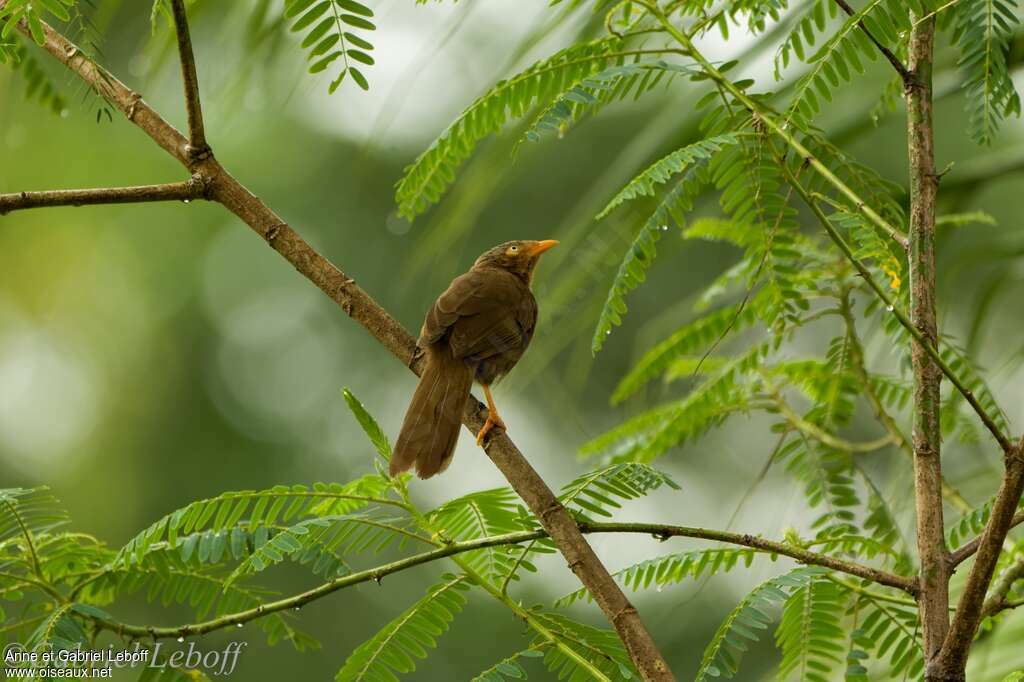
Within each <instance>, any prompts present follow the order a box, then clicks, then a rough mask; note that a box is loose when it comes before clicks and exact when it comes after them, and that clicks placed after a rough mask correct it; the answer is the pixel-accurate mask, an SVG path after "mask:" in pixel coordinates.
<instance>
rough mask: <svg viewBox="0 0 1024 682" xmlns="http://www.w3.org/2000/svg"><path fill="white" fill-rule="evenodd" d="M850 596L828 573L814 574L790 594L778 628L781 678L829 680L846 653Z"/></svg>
mask: <svg viewBox="0 0 1024 682" xmlns="http://www.w3.org/2000/svg"><path fill="white" fill-rule="evenodd" d="M848 596H849V595H848V592H847V591H846V590H844V589H842V588H841V587H840V586H839V585H837V584H836V583H834V582H832V581H831V580H829V579H828V578H827V577H825V576H814V577H812V578H811V579H810V580H808V581H807V583H806V584H805V585H803V586H802V587H799V588H797V589H796V590H794V591H793V592H791V593H790V595H789V598H788V599H786V604H785V606H784V607H783V609H782V619H781V620H780V621H779V626H778V628H777V629H776V631H775V643H776V645H777V646H778V647H779V649H780V650H781V651H782V662H781V663H780V664H779V678H780V679H787V678H789V677H791V676H793V675H795V676H796V678H797V679H799V680H807V681H808V682H829V680H830V677H829V673H831V671H832V670H833V669H834V668H835V667H836V665H837V664H840V663H842V662H843V659H844V654H845V653H846V647H845V642H844V640H845V639H846V633H845V631H844V630H843V627H842V622H841V620H842V616H843V612H844V611H845V607H846V601H847V598H848Z"/></svg>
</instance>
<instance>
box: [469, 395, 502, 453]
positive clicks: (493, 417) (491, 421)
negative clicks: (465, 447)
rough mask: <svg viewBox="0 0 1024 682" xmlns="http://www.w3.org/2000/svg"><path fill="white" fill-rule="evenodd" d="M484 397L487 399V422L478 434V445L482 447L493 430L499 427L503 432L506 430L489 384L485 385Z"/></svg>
mask: <svg viewBox="0 0 1024 682" xmlns="http://www.w3.org/2000/svg"><path fill="white" fill-rule="evenodd" d="M483 387H484V397H485V398H487V421H485V422H484V425H483V428H481V429H480V433H478V434H476V444H477V445H480V444H481V443H483V442H484V438H486V437H487V434H488V433H490V431H491V429H493V428H494V427H495V426H497V427H498V428H499V429H501V430H502V431H505V430H506V427H505V422H503V421H501V417H499V416H498V408H497V407H495V405H494V396H492V395H491V387H490V386H488V385H487V384H483Z"/></svg>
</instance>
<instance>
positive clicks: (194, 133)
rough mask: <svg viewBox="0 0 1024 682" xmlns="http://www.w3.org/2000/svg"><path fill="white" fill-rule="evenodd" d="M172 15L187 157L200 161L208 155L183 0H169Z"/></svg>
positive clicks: (197, 82) (193, 56)
mask: <svg viewBox="0 0 1024 682" xmlns="http://www.w3.org/2000/svg"><path fill="white" fill-rule="evenodd" d="M171 9H172V10H173V14H174V32H175V34H176V35H177V37H178V56H179V58H180V60H181V80H182V83H183V85H184V87H185V110H186V111H187V112H188V138H189V140H188V144H189V149H188V152H189V155H190V156H191V157H192V158H193V159H194V160H200V159H202V158H203V156H204V155H208V154H209V153H210V147H209V145H207V143H206V130H205V127H204V125H203V106H202V103H201V101H200V99H199V76H198V75H197V73H196V57H195V54H194V53H193V52H192V37H191V35H189V30H188V14H187V13H186V12H185V2H184V0H171Z"/></svg>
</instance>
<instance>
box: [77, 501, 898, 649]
mask: <svg viewBox="0 0 1024 682" xmlns="http://www.w3.org/2000/svg"><path fill="white" fill-rule="evenodd" d="M579 527H580V530H581V531H582V532H584V533H639V534H643V535H653V536H654V537H656V538H658V539H660V540H666V539H668V538H670V537H688V538H696V539H701V540H712V541H715V542H726V543H729V544H733V545H739V546H742V547H750V548H752V549H755V550H758V551H760V552H765V553H769V554H778V555H780V556H787V557H790V558H791V559H795V560H796V561H798V562H800V563H802V564H806V565H808V566H822V567H824V568H829V569H832V570H833V571H836V572H839V573H845V574H847V575H851V576H854V577H856V578H862V579H864V580H869V581H871V582H874V583H877V584H879V585H884V586H886V587H892V588H895V589H898V590H903V591H904V592H907V593H908V594H910V595H915V594H916V593H917V581H916V580H915V579H914V578H907V577H904V576H899V575H896V574H894V573H889V572H887V571H883V570H880V569H875V568H871V567H869V566H863V565H861V564H857V563H854V562H851V561H846V560H843V559H838V558H835V557H832V556H828V555H826V554H819V553H817V552H811V551H809V550H806V549H803V548H800V547H796V546H794V545H790V544H787V543H784V542H777V541H775V540H767V539H765V538H762V537H758V536H755V535H748V534H742V533H729V532H725V531H718V530H709V529H706V528H691V527H687V526H673V525H666V524H660V523H615V522H588V521H585V522H581V523H580V526H579ZM545 537H549V535H548V533H546V532H544V531H542V530H531V531H519V532H515V533H507V534H504V535H495V536H491V537H485V538H479V539H476V540H468V541H465V542H453V543H451V544H448V545H445V546H444V547H441V548H438V549H434V550H431V551H428V552H422V553H420V554H414V555H413V556H410V557H406V558H404V559H399V560H397V561H392V562H390V563H387V564H384V565H382V566H377V567H375V568H371V569H367V570H364V571H358V572H356V573H350V574H349V575H345V576H341V577H340V578H335V579H334V580H331V581H329V582H326V583H324V584H322V585H319V586H317V587H314V588H313V589H311V590H307V591H305V592H301V593H299V594H296V595H293V596H290V597H285V598H283V599H278V600H276V601H272V602H267V603H264V604H260V605H258V606H255V607H253V608H251V609H246V610H244V611H239V612H236V613H230V614H225V615H223V616H219V617H217V618H213V619H211V620H207V621H203V622H200V623H192V624H188V625H179V626H173V627H150V626H145V625H129V624H126V623H121V622H119V621H116V620H109V619H105V618H103V617H100V616H92V615H89V616H88V617H89V618H90V619H92V620H93V621H94V622H96V623H97V624H98V625H99V626H100V627H101V628H103V629H106V630H111V631H113V632H116V633H118V634H120V635H127V636H130V637H147V638H151V639H170V638H178V637H193V636H197V635H205V634H208V633H210V632H214V631H216V630H222V629H224V628H228V627H231V626H237V625H241V624H244V623H248V622H249V621H253V620H256V619H258V618H261V617H263V616H266V615H268V614H271V613H276V612H278V611H287V610H291V609H296V608H300V607H302V606H305V605H306V604H308V603H310V602H312V601H316V600H317V599H320V598H322V597H325V596H327V595H328V594H331V593H333V592H337V591H338V590H341V589H344V588H346V587H352V586H353V585H358V584H361V583H366V582H370V581H371V580H372V581H375V582H377V583H380V581H381V580H382V579H383V578H384V577H385V576H388V575H391V574H393V573H398V572H400V571H404V570H407V569H410V568H413V567H415V566H420V565H422V564H427V563H430V562H433V561H437V560H439V559H444V558H448V557H455V556H457V555H459V554H463V553H465V552H473V551H476V550H480V549H486V548H488V547H500V546H505V545H517V544H521V543H523V542H530V541H533V540H539V539H541V538H545ZM499 598H501V597H499ZM504 598H505V599H508V598H507V597H504Z"/></svg>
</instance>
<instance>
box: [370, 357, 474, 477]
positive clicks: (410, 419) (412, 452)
mask: <svg viewBox="0 0 1024 682" xmlns="http://www.w3.org/2000/svg"><path fill="white" fill-rule="evenodd" d="M472 385H473V373H472V370H471V369H470V368H469V367H468V366H467V365H466V363H464V362H462V361H461V360H459V359H457V358H454V357H452V352H451V350H450V349H449V348H448V347H447V346H446V345H442V346H440V347H432V348H428V349H427V362H426V364H425V365H424V368H423V374H421V375H420V383H419V385H417V386H416V392H415V393H413V395H412V402H411V403H410V404H409V410H408V411H407V412H406V413H405V420H404V421H403V422H402V430H401V432H400V433H399V434H398V441H397V442H396V443H395V450H394V452H393V453H392V455H391V467H390V472H391V475H392V476H396V475H398V474H400V473H402V472H403V471H406V470H408V469H411V468H412V467H413V465H415V466H416V474H417V475H418V476H419V477H420V478H430V477H431V476H433V475H434V474H438V473H440V472H442V471H444V470H445V469H446V468H447V467H448V465H449V464H450V463H451V461H452V452H453V451H454V450H455V443H457V442H458V440H459V428H460V427H461V426H462V411H463V409H464V408H465V406H466V400H467V399H468V398H469V390H470V388H471V387H472Z"/></svg>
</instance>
